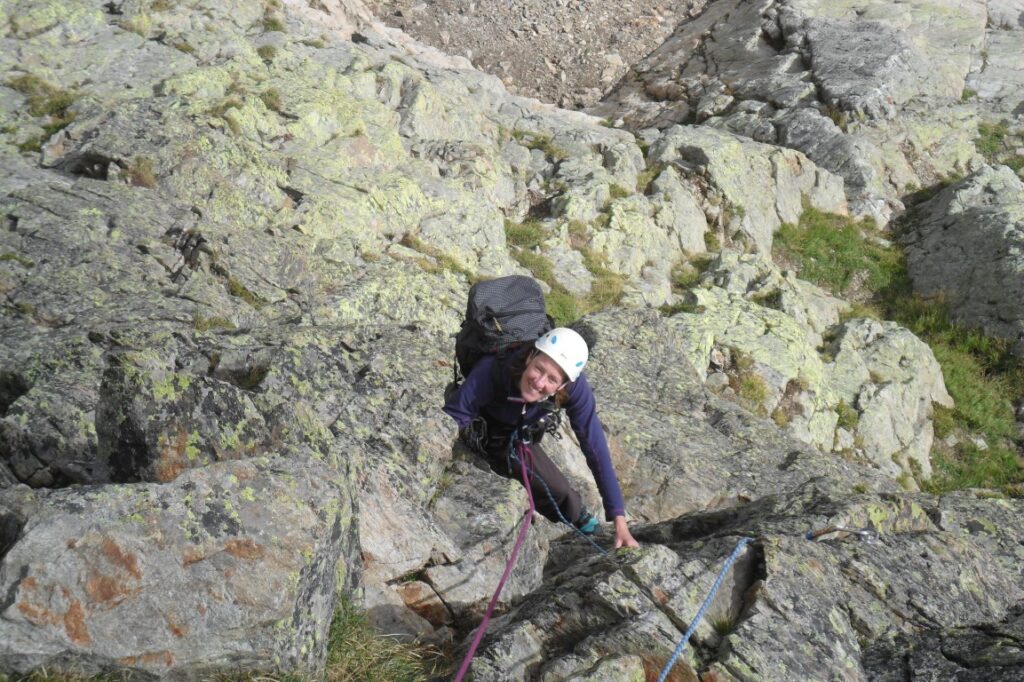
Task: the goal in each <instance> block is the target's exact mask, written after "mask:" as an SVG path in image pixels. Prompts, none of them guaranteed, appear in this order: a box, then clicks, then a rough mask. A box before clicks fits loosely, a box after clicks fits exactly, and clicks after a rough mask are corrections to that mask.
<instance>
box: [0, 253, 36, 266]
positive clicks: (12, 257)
mask: <svg viewBox="0 0 1024 682" xmlns="http://www.w3.org/2000/svg"><path fill="white" fill-rule="evenodd" d="M4 261H13V262H15V263H17V264H18V265H20V266H21V267H23V268H34V267H35V266H36V264H35V263H34V262H32V261H31V260H29V259H28V258H25V257H24V256H22V255H20V254H17V253H3V254H0V263H2V262H4Z"/></svg>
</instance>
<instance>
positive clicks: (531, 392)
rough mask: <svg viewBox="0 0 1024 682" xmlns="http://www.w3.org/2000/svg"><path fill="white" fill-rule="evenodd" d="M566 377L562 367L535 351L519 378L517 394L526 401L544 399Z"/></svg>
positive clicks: (555, 390)
mask: <svg viewBox="0 0 1024 682" xmlns="http://www.w3.org/2000/svg"><path fill="white" fill-rule="evenodd" d="M566 381H567V379H566V378H565V373H564V372H562V368H561V367H559V366H558V363H556V362H555V361H554V360H552V359H551V358H550V357H548V356H547V355H545V354H544V353H540V352H536V353H534V354H533V357H532V358H531V359H530V361H529V362H527V363H526V369H525V370H523V376H522V378H521V379H520V380H519V395H520V396H522V398H523V400H525V401H526V402H528V403H535V402H537V401H539V400H544V399H545V398H547V397H548V396H549V395H552V394H553V393H556V392H557V391H558V389H559V388H561V387H562V385H563V384H565V382H566Z"/></svg>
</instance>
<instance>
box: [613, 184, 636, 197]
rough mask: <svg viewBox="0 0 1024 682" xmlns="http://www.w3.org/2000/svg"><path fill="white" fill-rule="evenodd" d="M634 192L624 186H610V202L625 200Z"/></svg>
mask: <svg viewBox="0 0 1024 682" xmlns="http://www.w3.org/2000/svg"><path fill="white" fill-rule="evenodd" d="M630 194H632V192H630V191H629V190H628V189H626V188H625V187H623V186H622V185H615V184H612V185H609V186H608V201H616V200H618V199H625V198H626V197H628V196H629V195H630Z"/></svg>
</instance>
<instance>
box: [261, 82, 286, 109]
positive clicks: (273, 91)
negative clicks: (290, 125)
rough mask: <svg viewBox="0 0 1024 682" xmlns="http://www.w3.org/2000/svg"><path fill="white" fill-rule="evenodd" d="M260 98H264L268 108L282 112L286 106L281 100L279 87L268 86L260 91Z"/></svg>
mask: <svg viewBox="0 0 1024 682" xmlns="http://www.w3.org/2000/svg"><path fill="white" fill-rule="evenodd" d="M260 99H261V100H263V104H264V105H266V107H267V109H270V110H271V111H277V112H280V111H281V109H282V108H283V106H284V104H283V102H282V101H281V93H280V91H278V89H277V88H267V89H266V90H264V91H263V92H262V93H260Z"/></svg>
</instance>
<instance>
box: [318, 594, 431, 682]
mask: <svg viewBox="0 0 1024 682" xmlns="http://www.w3.org/2000/svg"><path fill="white" fill-rule="evenodd" d="M435 660H436V654H435V653H434V652H431V651H427V650H424V649H422V648H418V647H416V646H414V645H409V644H402V643H401V642H398V641H396V640H395V639H393V638H390V637H387V636H386V635H382V634H380V633H378V632H376V631H375V630H374V629H373V628H372V627H370V625H369V623H368V622H367V621H366V617H365V616H364V615H363V614H361V613H360V612H359V611H357V610H356V609H355V608H354V607H353V606H352V605H351V604H349V603H348V602H347V601H342V603H341V604H340V605H339V608H338V610H337V612H336V613H335V615H334V620H333V621H332V622H331V629H330V634H329V637H328V643H327V665H326V674H325V680H326V682H350V681H352V680H375V682H426V681H427V680H428V679H429V678H430V677H431V676H432V675H433V674H434V673H435V672H436V671H435V670H434V669H433V663H434V661H435Z"/></svg>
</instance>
